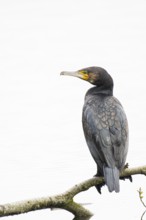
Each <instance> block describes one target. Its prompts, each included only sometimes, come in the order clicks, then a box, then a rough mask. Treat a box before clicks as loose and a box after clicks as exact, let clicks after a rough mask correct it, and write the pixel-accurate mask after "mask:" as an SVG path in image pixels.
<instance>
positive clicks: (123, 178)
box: [120, 176, 133, 182]
mask: <svg viewBox="0 0 146 220" xmlns="http://www.w3.org/2000/svg"><path fill="white" fill-rule="evenodd" d="M126 179H128V180H129V181H130V182H132V181H133V180H132V176H124V177H120V180H124V181H125V180H126Z"/></svg>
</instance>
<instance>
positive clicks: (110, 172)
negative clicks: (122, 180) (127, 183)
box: [103, 167, 120, 192]
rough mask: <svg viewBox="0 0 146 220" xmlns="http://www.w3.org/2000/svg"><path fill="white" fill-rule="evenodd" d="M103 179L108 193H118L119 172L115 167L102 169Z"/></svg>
mask: <svg viewBox="0 0 146 220" xmlns="http://www.w3.org/2000/svg"><path fill="white" fill-rule="evenodd" d="M103 170H104V179H105V183H106V185H107V187H108V190H109V192H112V191H115V192H119V191H120V184H119V170H118V169H117V167H114V168H110V167H104V169H103Z"/></svg>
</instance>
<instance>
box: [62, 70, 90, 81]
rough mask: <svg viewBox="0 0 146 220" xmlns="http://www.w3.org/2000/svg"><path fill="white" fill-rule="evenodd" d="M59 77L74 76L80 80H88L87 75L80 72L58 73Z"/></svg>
mask: <svg viewBox="0 0 146 220" xmlns="http://www.w3.org/2000/svg"><path fill="white" fill-rule="evenodd" d="M60 75H66V76H75V77H78V78H80V79H84V80H88V75H87V74H83V72H82V71H73V72H70V71H63V72H61V73H60Z"/></svg>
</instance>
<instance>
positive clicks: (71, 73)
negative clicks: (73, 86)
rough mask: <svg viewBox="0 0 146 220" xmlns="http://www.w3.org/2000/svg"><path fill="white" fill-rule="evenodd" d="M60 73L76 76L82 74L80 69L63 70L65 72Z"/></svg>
mask: <svg viewBox="0 0 146 220" xmlns="http://www.w3.org/2000/svg"><path fill="white" fill-rule="evenodd" d="M60 75H66V76H75V77H79V76H80V74H79V72H78V71H63V72H61V73H60Z"/></svg>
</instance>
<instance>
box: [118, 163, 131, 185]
mask: <svg viewBox="0 0 146 220" xmlns="http://www.w3.org/2000/svg"><path fill="white" fill-rule="evenodd" d="M128 167H129V164H128V163H126V164H125V166H124V168H123V170H125V169H127V168H128ZM126 179H128V180H129V181H130V182H132V176H126V177H120V180H124V181H125V180H126Z"/></svg>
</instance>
